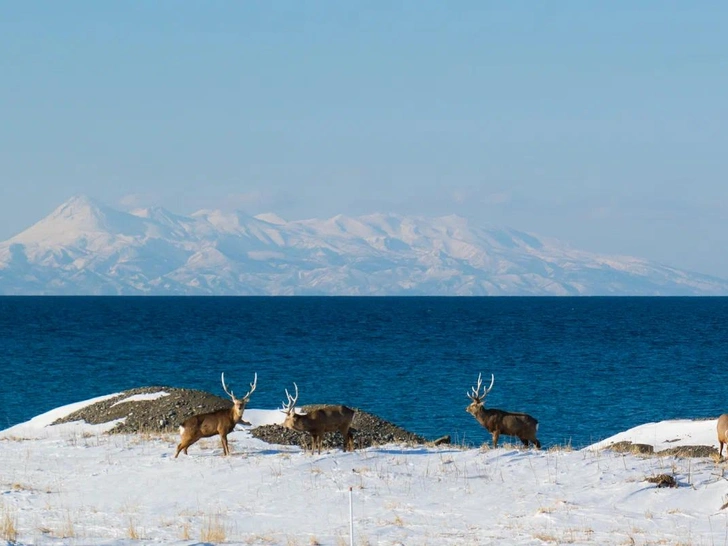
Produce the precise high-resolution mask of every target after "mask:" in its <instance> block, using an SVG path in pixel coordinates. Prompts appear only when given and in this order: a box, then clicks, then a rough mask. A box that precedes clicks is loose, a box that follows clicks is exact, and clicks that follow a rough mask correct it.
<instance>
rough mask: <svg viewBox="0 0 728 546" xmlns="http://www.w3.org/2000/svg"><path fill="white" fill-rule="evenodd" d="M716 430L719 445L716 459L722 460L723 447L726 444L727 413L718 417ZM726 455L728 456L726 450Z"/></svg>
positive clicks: (727, 432)
mask: <svg viewBox="0 0 728 546" xmlns="http://www.w3.org/2000/svg"><path fill="white" fill-rule="evenodd" d="M716 428H717V429H718V444H719V445H720V450H719V451H718V457H719V458H721V459H722V458H723V445H724V444H728V413H724V414H723V415H721V416H720V417H718V424H717V426H716ZM726 454H728V450H726Z"/></svg>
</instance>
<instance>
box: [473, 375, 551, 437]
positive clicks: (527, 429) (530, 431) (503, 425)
mask: <svg viewBox="0 0 728 546" xmlns="http://www.w3.org/2000/svg"><path fill="white" fill-rule="evenodd" d="M494 382H495V378H493V380H492V381H491V383H490V387H489V388H488V389H484V391H483V394H480V393H479V391H480V386H481V377H480V376H478V386H477V387H476V388H473V389H472V391H471V393H470V394H468V398H470V400H472V402H471V403H470V405H469V406H468V407H467V408H465V411H467V412H468V413H470V414H471V415H472V416H473V417H475V418H476V419H477V420H478V422H479V423H480V424H481V425H483V426H484V427H485V428H486V429H487V430H488V432H490V433H491V434H492V435H493V447H494V448H496V447H498V438H499V437H500V435H501V434H503V435H505V436H515V437H516V438H518V439H519V440H521V442H523V445H525V446H526V447H528V442H532V443H533V445H535V446H536V448H538V449H541V442H539V441H538V438H536V431H537V430H538V421H537V420H536V419H535V418H533V417H531V416H530V415H528V414H527V413H513V412H510V411H504V410H499V409H494V408H485V407H484V404H485V396H486V394H488V393H489V392H490V390H491V389H492V388H493V383H494Z"/></svg>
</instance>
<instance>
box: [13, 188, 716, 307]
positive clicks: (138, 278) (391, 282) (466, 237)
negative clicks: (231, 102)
mask: <svg viewBox="0 0 728 546" xmlns="http://www.w3.org/2000/svg"><path fill="white" fill-rule="evenodd" d="M0 294H4V295H10V294H37V295H41V294H46V295H62V294H67V295H93V294H99V295H100V294H105V295H350V296H354V295H359V296H374V295H382V296H383V295H438V296H494V295H509V296H511V295H512V296H534V295H538V296H566V295H643V296H655V295H691V296H692V295H728V281H727V280H724V279H719V278H716V277H712V276H708V275H702V274H699V273H693V272H688V271H683V270H680V269H678V268H674V267H670V266H666V265H662V264H657V263H653V262H649V261H647V260H643V259H640V258H635V257H630V256H611V255H602V254H597V253H593V252H587V251H583V250H579V249H575V248H572V247H571V246H569V245H568V244H565V243H563V242H561V241H558V240H556V239H551V238H546V237H541V236H538V235H535V234H531V233H527V232H522V231H518V230H516V229H512V228H504V227H483V226H472V225H471V222H469V221H468V220H467V219H465V218H463V217H459V216H456V215H450V216H442V217H436V218H426V217H420V216H400V215H397V214H385V213H372V214H368V215H363V216H358V217H348V216H344V215H336V216H334V217H332V218H328V219H315V218H314V219H307V220H296V221H287V220H285V219H283V218H281V217H280V216H278V215H276V214H274V213H265V214H259V215H256V216H250V215H248V214H246V213H243V212H239V211H237V212H232V213H225V212H221V211H218V210H200V211H197V212H195V213H193V214H191V215H189V216H182V215H178V214H174V213H172V212H169V211H167V210H166V209H164V208H161V207H151V208H146V209H136V210H133V211H131V212H123V211H119V210H116V209H113V208H111V207H108V206H106V205H103V204H101V203H99V202H97V201H95V200H93V199H91V198H89V197H87V196H82V195H81V196H74V197H72V198H71V199H69V200H68V201H66V202H65V203H63V204H61V205H60V206H59V207H57V208H56V209H55V210H54V211H53V212H51V213H50V214H49V215H48V216H46V217H45V218H43V219H41V220H40V221H39V222H36V223H35V224H33V225H32V226H30V227H29V228H28V229H26V230H25V231H23V232H21V233H19V234H17V235H15V236H14V237H12V238H10V239H8V240H7V241H4V242H0Z"/></svg>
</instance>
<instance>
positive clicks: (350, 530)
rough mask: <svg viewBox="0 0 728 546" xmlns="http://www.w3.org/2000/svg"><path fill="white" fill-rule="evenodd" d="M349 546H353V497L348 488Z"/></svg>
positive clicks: (350, 489)
mask: <svg viewBox="0 0 728 546" xmlns="http://www.w3.org/2000/svg"><path fill="white" fill-rule="evenodd" d="M349 546H354V497H353V493H352V488H351V487H349Z"/></svg>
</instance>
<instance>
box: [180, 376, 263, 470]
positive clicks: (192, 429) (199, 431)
mask: <svg viewBox="0 0 728 546" xmlns="http://www.w3.org/2000/svg"><path fill="white" fill-rule="evenodd" d="M257 382H258V375H257V374H256V375H255V379H254V380H253V383H251V384H250V387H251V388H250V392H248V394H246V395H245V396H244V397H243V398H235V396H234V395H233V393H232V392H228V389H227V387H226V386H225V374H224V373H223V374H222V387H223V389H224V390H225V392H226V393H227V394H228V395H229V396H230V398H232V401H233V406H232V407H231V408H230V409H221V410H217V411H213V412H210V413H202V414H200V415H193V416H192V417H189V418H188V419H186V420H185V422H184V423H182V425H181V426H180V427H179V433H180V436H181V438H180V443H179V444H178V445H177V452H176V453H175V454H174V458H175V459H176V458H177V456H178V455H179V453H180V451H184V452H185V455H187V448H188V447H190V446H191V445H192V444H194V443H195V442H196V441H197V440H199V439H200V438H208V437H210V436H215V435H216V434H219V435H220V441H221V442H222V451H223V455H230V448H229V447H228V441H227V435H228V434H230V433H231V432H232V431H233V429H235V425H237V424H238V423H239V422H240V421H241V420H242V418H243V412H244V411H245V404H247V403H248V400H250V395H251V394H253V391H254V390H255V386H256V384H257Z"/></svg>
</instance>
